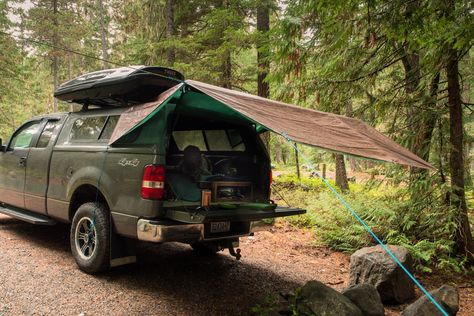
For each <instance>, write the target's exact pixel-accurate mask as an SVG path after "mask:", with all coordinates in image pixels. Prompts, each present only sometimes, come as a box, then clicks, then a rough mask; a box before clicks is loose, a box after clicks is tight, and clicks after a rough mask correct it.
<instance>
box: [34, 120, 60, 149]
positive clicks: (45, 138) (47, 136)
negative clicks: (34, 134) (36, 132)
mask: <svg viewBox="0 0 474 316" xmlns="http://www.w3.org/2000/svg"><path fill="white" fill-rule="evenodd" d="M58 125H59V121H49V122H48V123H46V126H45V127H44V129H43V132H42V133H41V136H40V137H39V139H38V143H37V144H36V147H37V148H46V147H48V144H49V141H50V140H51V137H52V136H53V132H54V130H55V128H56V127H57V126H58Z"/></svg>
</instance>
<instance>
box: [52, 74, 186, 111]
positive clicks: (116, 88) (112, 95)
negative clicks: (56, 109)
mask: <svg viewBox="0 0 474 316" xmlns="http://www.w3.org/2000/svg"><path fill="white" fill-rule="evenodd" d="M183 80H184V76H183V75H182V74H181V73H179V72H178V71H176V70H173V69H169V68H164V67H148V66H129V67H122V68H115V69H107V70H100V71H95V72H91V73H88V74H85V75H82V76H79V77H77V78H74V79H72V80H70V81H67V82H66V83H64V84H62V85H61V86H60V87H59V88H58V89H57V90H56V91H55V93H54V96H55V97H56V98H58V99H60V100H62V101H67V102H74V103H79V104H84V105H86V106H87V105H95V106H122V105H133V104H139V103H143V102H148V101H152V100H153V99H155V98H156V97H157V96H158V95H159V94H160V93H161V92H163V91H165V90H167V89H169V88H171V87H173V86H175V85H177V84H178V83H180V82H182V81H183Z"/></svg>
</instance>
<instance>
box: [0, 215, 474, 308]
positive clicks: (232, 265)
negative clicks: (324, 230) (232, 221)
mask: <svg viewBox="0 0 474 316" xmlns="http://www.w3.org/2000/svg"><path fill="white" fill-rule="evenodd" d="M68 236H69V227H68V226H67V225H56V226H52V227H49V226H33V225H30V224H27V223H23V222H21V221H18V220H15V219H12V218H9V217H7V216H3V215H0V245H1V246H0V251H1V252H0V315H16V314H28V315H31V314H33V315H36V314H37V315H42V314H53V315H80V314H83V315H148V314H157V315H247V314H249V313H250V309H251V308H252V307H254V306H256V305H259V304H263V303H264V302H265V301H268V300H271V299H273V298H275V297H278V295H279V293H287V292H289V291H292V290H294V289H295V288H297V287H299V286H301V285H303V284H304V283H305V282H306V281H308V280H312V279H316V280H319V281H321V282H324V283H325V284H327V285H329V286H332V287H334V288H335V289H337V290H342V289H343V288H344V287H346V286H347V282H348V279H349V271H348V268H349V255H347V254H344V253H339V252H334V251H331V250H329V249H327V248H324V247H316V246H314V245H312V240H313V236H312V234H311V233H310V232H309V231H307V230H300V229H295V228H291V227H286V226H279V227H267V228H266V230H265V231H261V232H257V233H256V234H255V236H254V237H248V238H242V239H241V245H240V248H241V249H242V255H243V257H242V259H241V260H240V261H237V260H235V259H234V258H233V257H231V256H230V255H228V253H227V252H225V253H224V252H222V253H220V254H219V255H218V256H216V257H214V258H211V259H209V258H204V257H199V256H196V255H195V254H194V253H193V252H192V251H191V248H190V247H189V246H186V245H180V244H174V243H173V244H165V245H154V244H146V243H143V244H140V246H139V249H138V255H137V261H138V262H137V263H136V264H134V265H129V266H123V267H119V268H116V269H113V270H112V271H110V272H108V273H105V274H103V275H99V276H90V275H87V274H85V273H83V272H81V271H80V270H78V269H77V267H76V265H75V263H74V260H73V258H72V255H71V253H70V250H69V240H68V239H69V237H68ZM421 280H422V282H423V283H424V284H425V285H426V286H427V287H428V289H434V288H437V287H438V286H440V285H442V284H444V283H449V284H456V285H457V286H459V290H460V306H461V310H460V312H459V313H458V315H473V314H474V288H473V284H472V283H469V282H472V281H469V279H467V278H462V277H454V276H442V275H430V276H427V277H421ZM418 295H420V294H419V292H418ZM402 308H403V306H398V307H387V308H386V314H387V315H398V314H399V311H400V310H401V309H402Z"/></svg>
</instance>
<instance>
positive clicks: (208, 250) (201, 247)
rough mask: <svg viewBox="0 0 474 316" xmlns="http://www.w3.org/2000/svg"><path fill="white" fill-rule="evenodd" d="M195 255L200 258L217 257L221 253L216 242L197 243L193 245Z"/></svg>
mask: <svg viewBox="0 0 474 316" xmlns="http://www.w3.org/2000/svg"><path fill="white" fill-rule="evenodd" d="M191 247H192V248H193V251H194V253H196V254H197V255H199V256H204V257H210V256H215V255H216V254H217V252H219V250H220V249H219V246H218V245H217V243H215V242H195V243H192V244H191Z"/></svg>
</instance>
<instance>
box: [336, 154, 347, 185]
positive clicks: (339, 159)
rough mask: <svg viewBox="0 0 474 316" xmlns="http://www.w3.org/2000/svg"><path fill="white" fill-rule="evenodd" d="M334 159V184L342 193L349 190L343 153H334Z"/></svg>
mask: <svg viewBox="0 0 474 316" xmlns="http://www.w3.org/2000/svg"><path fill="white" fill-rule="evenodd" d="M334 157H335V159H336V185H337V186H338V187H339V188H340V189H341V191H342V192H343V193H345V192H347V191H349V182H348V181H347V173H346V164H345V162H344V155H342V154H335V155H334Z"/></svg>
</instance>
